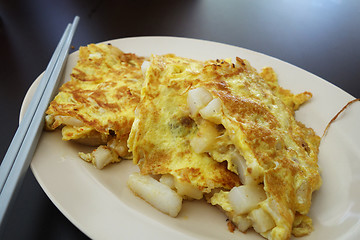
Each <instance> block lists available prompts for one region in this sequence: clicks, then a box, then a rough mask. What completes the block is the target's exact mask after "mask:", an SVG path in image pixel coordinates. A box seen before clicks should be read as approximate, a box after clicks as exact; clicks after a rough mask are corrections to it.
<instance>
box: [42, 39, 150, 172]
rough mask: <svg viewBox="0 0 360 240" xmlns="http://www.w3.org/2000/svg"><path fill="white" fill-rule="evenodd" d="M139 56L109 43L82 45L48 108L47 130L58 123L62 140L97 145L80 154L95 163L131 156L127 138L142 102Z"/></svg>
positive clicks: (100, 165)
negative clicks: (77, 56) (70, 69)
mask: <svg viewBox="0 0 360 240" xmlns="http://www.w3.org/2000/svg"><path fill="white" fill-rule="evenodd" d="M143 61H144V58H143V57H139V56H137V55H135V54H132V53H124V52H122V51H121V50H119V49H118V48H116V47H114V46H112V45H111V44H90V45H88V46H86V47H80V50H79V59H78V61H77V64H76V66H75V67H74V68H73V70H72V73H71V80H70V81H68V82H66V83H65V84H63V85H62V86H61V87H60V89H59V93H58V94H57V95H56V96H55V98H54V100H53V101H52V102H51V103H50V106H49V107H48V109H47V111H46V117H45V120H46V124H45V125H46V129H47V130H54V129H56V128H61V131H62V138H63V140H65V141H68V140H73V141H76V142H79V143H83V144H86V145H90V146H99V147H98V148H97V149H95V150H94V151H93V152H91V153H79V155H80V157H81V158H82V159H84V160H86V161H89V162H93V163H94V165H95V166H96V167H98V168H103V167H104V166H105V165H107V164H109V163H111V162H118V161H120V160H121V159H123V158H131V154H130V153H129V152H128V148H127V139H128V136H129V133H130V129H131V126H132V123H133V121H134V117H135V114H134V110H135V108H136V106H137V104H138V103H139V101H140V89H141V85H142V83H143V79H144V78H143V73H142V71H141V65H142V63H143Z"/></svg>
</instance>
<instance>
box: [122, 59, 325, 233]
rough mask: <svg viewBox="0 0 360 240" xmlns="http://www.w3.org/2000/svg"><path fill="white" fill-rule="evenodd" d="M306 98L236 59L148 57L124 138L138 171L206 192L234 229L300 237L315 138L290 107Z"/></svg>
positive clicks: (313, 181) (188, 193)
mask: <svg viewBox="0 0 360 240" xmlns="http://www.w3.org/2000/svg"><path fill="white" fill-rule="evenodd" d="M310 98H311V93H308V92H305V93H300V94H293V93H291V92H290V91H288V90H286V89H283V88H281V87H280V86H279V85H278V83H277V78H276V75H275V73H274V71H273V70H272V69H271V68H265V69H264V70H263V71H262V73H258V72H257V71H256V69H254V68H253V67H251V65H250V64H249V63H248V62H247V61H246V60H244V59H241V58H236V60H235V61H234V62H232V61H231V60H229V59H224V60H209V61H197V60H193V59H187V58H182V57H178V56H175V55H172V54H168V55H162V56H156V55H154V56H152V59H151V63H150V66H149V68H148V69H147V71H146V77H145V82H144V85H143V88H142V90H141V101H140V103H139V105H138V107H137V108H136V113H135V121H134V124H133V127H132V129H131V133H130V137H129V140H128V146H129V149H130V151H131V152H132V154H133V161H134V163H135V164H137V165H138V166H139V168H140V173H141V174H143V175H151V176H154V177H155V178H160V179H161V178H162V177H163V176H170V179H171V181H170V182H172V183H171V186H172V187H173V189H174V190H176V192H177V193H178V194H179V195H180V196H183V197H184V198H185V199H186V198H187V197H189V198H191V199H201V198H202V197H203V196H205V197H206V199H207V201H208V202H209V203H211V204H213V205H218V206H219V207H220V208H221V209H222V210H223V211H224V212H225V214H226V215H227V216H228V217H229V219H230V220H231V221H232V222H233V223H234V224H235V226H237V227H238V229H239V230H241V231H246V230H247V229H248V228H250V227H252V228H253V229H254V230H255V231H256V232H258V233H259V234H261V235H262V236H263V237H265V238H268V239H289V238H290V235H291V233H292V232H293V234H295V235H297V236H300V235H305V234H308V233H309V232H311V229H312V225H311V219H310V218H309V217H307V216H306V214H307V213H308V212H309V209H310V206H311V197H312V193H313V191H315V190H317V189H319V188H320V186H321V177H320V173H319V168H318V165H317V155H318V147H319V143H320V137H318V136H317V135H316V134H315V132H314V131H313V130H312V129H311V128H307V127H306V126H305V125H303V124H302V123H300V122H298V121H296V120H295V117H294V111H295V110H296V109H298V107H299V106H300V105H301V104H302V103H304V102H306V101H307V100H309V99H310ZM167 178H168V177H167ZM166 181H167V180H166ZM173 182H174V183H173ZM293 225H294V227H293Z"/></svg>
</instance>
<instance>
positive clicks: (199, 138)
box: [190, 121, 219, 153]
mask: <svg viewBox="0 0 360 240" xmlns="http://www.w3.org/2000/svg"><path fill="white" fill-rule="evenodd" d="M218 136H219V132H218V131H217V129H216V127H215V125H214V124H213V123H211V122H208V121H203V122H202V123H201V125H200V126H199V130H198V132H197V134H196V135H195V136H194V137H193V138H192V139H191V140H190V146H191V147H192V149H193V150H194V152H196V153H203V152H208V151H209V150H211V148H212V147H213V146H214V144H215V141H216V137H218Z"/></svg>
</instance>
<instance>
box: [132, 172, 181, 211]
mask: <svg viewBox="0 0 360 240" xmlns="http://www.w3.org/2000/svg"><path fill="white" fill-rule="evenodd" d="M128 186H129V188H130V189H131V190H132V191H133V192H134V193H135V194H137V195H138V196H139V197H141V198H142V199H144V200H145V201H147V202H148V203H150V204H151V205H152V206H153V207H155V208H157V209H158V210H160V211H161V212H163V213H166V214H168V215H170V216H171V217H176V216H177V215H178V214H179V212H180V210H181V205H182V198H181V197H180V196H179V195H178V194H177V193H176V192H175V191H174V190H172V189H171V188H170V187H169V186H167V185H165V184H162V183H160V182H158V181H156V180H155V179H154V178H152V177H151V176H149V175H141V174H140V173H133V174H131V175H130V176H129V179H128Z"/></svg>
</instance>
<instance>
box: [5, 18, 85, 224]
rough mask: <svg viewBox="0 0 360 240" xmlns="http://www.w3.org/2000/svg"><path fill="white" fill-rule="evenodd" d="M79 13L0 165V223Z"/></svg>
mask: <svg viewBox="0 0 360 240" xmlns="http://www.w3.org/2000/svg"><path fill="white" fill-rule="evenodd" d="M78 22H79V17H78V16H76V17H75V18H74V21H73V22H72V23H69V24H68V26H67V27H66V29H65V32H64V34H63V36H62V37H61V40H60V42H59V44H58V46H57V47H56V49H55V52H54V54H53V56H52V58H51V60H50V62H49V64H48V66H47V68H46V70H45V73H44V75H43V77H42V78H41V81H40V83H39V85H38V87H37V90H36V92H35V94H34V96H33V97H32V100H31V102H30V104H29V106H28V109H27V111H26V112H25V115H24V117H23V119H22V121H21V123H20V125H19V127H18V129H17V131H16V133H15V135H14V138H13V140H12V141H11V143H10V146H9V148H8V151H7V152H6V154H5V157H4V159H3V161H2V163H1V166H0V226H1V224H2V222H3V220H4V218H5V215H6V213H7V211H8V209H9V205H10V203H11V200H12V199H13V197H14V196H15V194H16V193H17V191H18V188H19V186H20V183H21V182H22V180H23V178H24V176H25V173H26V170H27V169H28V168H29V165H30V162H31V160H32V157H33V154H34V152H35V149H36V147H37V143H38V141H39V138H40V135H41V132H42V129H43V125H44V116H45V111H46V109H47V107H48V105H49V102H50V100H51V99H52V98H53V96H54V93H55V91H56V89H57V86H58V84H59V82H60V78H61V76H62V72H63V69H64V66H65V63H66V60H67V57H68V54H69V48H70V44H71V41H72V38H73V36H74V33H75V30H76V27H77V24H78Z"/></svg>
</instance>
